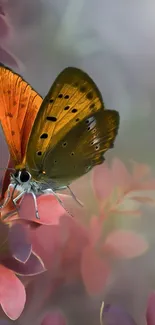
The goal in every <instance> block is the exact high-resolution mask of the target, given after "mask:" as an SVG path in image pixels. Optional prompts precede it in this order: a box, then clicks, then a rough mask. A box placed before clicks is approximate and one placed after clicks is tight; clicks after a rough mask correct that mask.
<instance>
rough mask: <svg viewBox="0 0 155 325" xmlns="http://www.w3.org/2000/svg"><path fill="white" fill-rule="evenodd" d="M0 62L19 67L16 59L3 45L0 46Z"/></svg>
mask: <svg viewBox="0 0 155 325" xmlns="http://www.w3.org/2000/svg"><path fill="white" fill-rule="evenodd" d="M0 62H3V63H4V64H6V65H9V66H12V67H14V68H19V62H18V60H17V59H16V58H15V56H14V55H13V54H11V53H9V51H7V50H5V49H4V47H3V48H2V47H0Z"/></svg>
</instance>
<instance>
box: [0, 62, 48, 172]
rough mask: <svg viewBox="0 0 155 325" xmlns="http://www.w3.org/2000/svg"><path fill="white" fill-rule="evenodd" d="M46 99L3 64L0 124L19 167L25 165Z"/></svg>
mask: <svg viewBox="0 0 155 325" xmlns="http://www.w3.org/2000/svg"><path fill="white" fill-rule="evenodd" d="M41 103H42V98H41V97H40V96H39V95H38V94H37V92H36V91H35V90H33V89H32V87H31V86H30V85H29V84H28V83H27V82H26V81H25V80H24V79H23V78H22V77H21V76H20V75H18V74H17V73H15V72H13V71H12V70H11V69H9V68H7V67H5V66H4V65H2V64H0V123H1V126H2V129H3V132H4V135H5V138H6V141H7V144H8V146H9V150H10V155H11V158H12V159H13V161H14V164H15V166H16V165H18V164H21V163H22V160H23V158H24V155H25V150H26V146H27V143H28V138H29V135H30V132H31V128H32V125H33V122H34V119H35V117H36V114H37V112H38V110H39V107H40V105H41Z"/></svg>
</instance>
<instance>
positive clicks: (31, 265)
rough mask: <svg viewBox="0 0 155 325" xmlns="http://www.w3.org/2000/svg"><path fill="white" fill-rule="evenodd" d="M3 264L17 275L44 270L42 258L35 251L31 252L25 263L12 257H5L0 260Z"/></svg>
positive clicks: (34, 273) (31, 273) (33, 273)
mask: <svg viewBox="0 0 155 325" xmlns="http://www.w3.org/2000/svg"><path fill="white" fill-rule="evenodd" d="M2 263H3V265H4V266H6V267H8V268H9V269H11V270H13V271H14V272H15V273H17V274H19V275H36V274H40V273H43V272H44V271H45V267H44V264H43V262H42V260H41V259H40V258H39V256H37V255H36V254H35V253H31V255H30V257H29V259H28V261H27V262H26V263H21V262H19V261H17V260H15V259H14V258H11V257H10V258H9V257H8V258H5V259H3V260H2Z"/></svg>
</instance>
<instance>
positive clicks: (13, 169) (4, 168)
mask: <svg viewBox="0 0 155 325" xmlns="http://www.w3.org/2000/svg"><path fill="white" fill-rule="evenodd" d="M0 170H12V171H15V168H7V167H3V168H0Z"/></svg>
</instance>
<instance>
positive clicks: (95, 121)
mask: <svg viewBox="0 0 155 325" xmlns="http://www.w3.org/2000/svg"><path fill="white" fill-rule="evenodd" d="M118 125H119V115H118V113H117V112H116V111H105V110H104V104H103V100H102V96H101V94H100V92H99V90H98V88H97V86H96V85H95V83H94V82H93V80H92V79H91V78H90V77H89V76H88V75H87V74H86V73H85V72H83V71H82V70H80V69H77V68H66V69H65V70H64V71H63V72H62V73H60V75H59V76H58V77H57V79H56V81H55V82H54V84H53V86H52V87H51V89H50V91H49V93H48V94H47V96H46V97H45V99H44V101H43V103H42V105H41V108H40V110H39V112H38V115H37V117H36V120H35V123H34V126H33V129H32V132H31V136H30V139H29V143H28V148H27V154H26V161H27V165H28V168H29V170H30V172H31V174H32V175H33V177H34V178H36V179H37V178H38V177H39V173H40V177H41V173H42V172H43V173H44V174H43V176H42V177H43V178H44V179H45V178H46V179H48V180H49V179H51V180H52V181H53V182H55V184H56V185H55V186H56V187H57V188H58V187H60V186H61V185H67V184H68V183H70V182H71V181H72V180H73V179H75V178H77V177H79V176H82V175H83V174H85V173H86V172H87V171H88V170H90V169H91V168H92V167H93V166H94V165H95V164H98V163H101V162H102V161H103V153H104V152H105V151H106V150H107V149H108V148H109V147H111V146H112V144H113V142H114V139H115V136H116V134H117V130H118ZM97 148H99V149H97Z"/></svg>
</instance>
